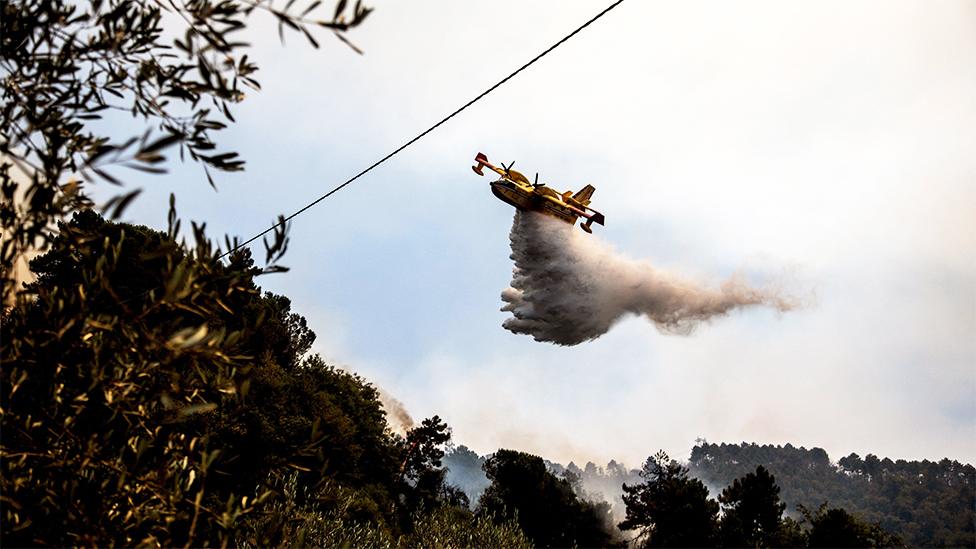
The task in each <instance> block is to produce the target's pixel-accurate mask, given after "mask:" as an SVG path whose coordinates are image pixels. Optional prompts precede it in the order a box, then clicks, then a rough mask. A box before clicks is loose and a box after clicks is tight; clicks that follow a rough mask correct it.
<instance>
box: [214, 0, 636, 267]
mask: <svg viewBox="0 0 976 549" xmlns="http://www.w3.org/2000/svg"><path fill="white" fill-rule="evenodd" d="M623 1H624V0H617V1H616V2H614V3H613V4H610V6H608V7H607V8H606V9H604V10H603V11H601V12H600V13H598V14H596V15H595V16H593V17H592V18H591V19H590V20H589V21H587V22H586V23H583V24H582V25H580V26H579V27H577V28H576V30H574V31H573V32H571V33H569V34H567V35H566V36H564V37H563V38H561V39H560V40H559V41H558V42H556V43H555V44H553V45H551V46H549V47H548V48H547V49H546V50H545V51H543V52H542V53H540V54H539V55H536V56H535V57H533V58H532V60H531V61H529V62H528V63H526V64H524V65H522V66H521V67H519V68H518V69H516V70H515V71H514V72H513V73H511V74H509V75H508V76H506V77H505V78H502V79H501V80H499V81H498V82H497V83H496V84H495V85H494V86H492V87H490V88H488V89H486V90H485V91H483V92H481V93H480V94H478V96H477V97H475V98H474V99H472V100H470V101H468V102H467V103H465V104H464V105H461V107H460V108H458V109H457V110H455V111H454V112H452V113H451V114H449V115H447V116H445V117H444V118H442V119H441V120H440V122H438V123H436V124H434V125H433V126H431V127H429V128H427V129H426V130H424V131H423V132H422V133H420V134H418V135H417V136H416V137H414V138H413V139H411V140H409V141H407V142H406V143H404V144H403V145H400V146H399V147H398V148H397V149H395V150H394V151H393V152H391V153H389V154H387V155H386V156H384V157H383V158H380V159H379V160H377V161H376V162H374V163H373V164H371V165H370V166H369V167H367V168H366V169H364V170H363V171H361V172H359V173H357V174H356V175H354V176H352V177H350V178H349V179H347V180H346V181H345V182H344V183H342V184H341V185H339V186H337V187H335V188H334V189H332V190H331V191H329V192H327V193H325V194H323V195H322V196H320V197H318V198H316V199H315V200H313V201H312V202H309V203H308V204H306V205H305V206H304V207H302V209H300V210H298V211H296V212H295V213H293V214H291V215H289V216H288V217H285V218H284V219H282V220H281V221H279V222H277V223H275V224H274V225H272V226H270V227H268V228H267V229H265V230H264V231H262V232H260V233H258V234H256V235H254V236H252V237H251V238H249V239H247V240H246V241H244V242H243V243H241V244H238V245H236V246H234V247H233V248H232V249H230V250H227V251H226V252H224V253H223V254H221V255H220V256H218V259H220V258H222V257H224V256H226V255H228V254H231V253H233V252H235V251H237V250H239V249H240V248H243V247H244V246H247V245H248V244H250V243H251V242H254V241H255V240H257V239H259V238H261V237H262V236H264V235H266V234H268V233H270V232H271V231H273V230H275V229H277V228H279V227H281V226H282V225H284V224H286V223H288V222H289V221H291V220H292V219H294V218H295V217H298V216H299V215H301V214H303V213H305V212H306V211H307V210H308V209H309V208H311V207H312V206H315V205H316V204H318V203H319V202H322V201H323V200H325V199H326V198H329V197H330V196H332V195H333V194H335V193H337V192H339V191H340V190H342V189H343V188H345V187H346V186H347V185H349V184H351V183H352V182H354V181H356V180H357V179H359V178H360V177H362V176H364V175H366V174H367V173H369V172H370V171H371V170H372V169H373V168H376V167H377V166H379V165H380V164H382V163H384V162H386V161H387V160H389V159H391V158H393V157H394V156H396V155H397V154H398V153H400V152H401V151H402V150H404V149H406V148H407V147H409V146H410V145H413V144H414V143H416V142H417V141H420V140H421V139H422V138H423V137H424V136H426V135H427V134H429V133H430V132H432V131H434V130H436V129H437V128H439V127H440V126H441V125H443V124H444V123H445V122H447V121H448V120H450V119H452V118H454V117H455V116H457V115H458V114H460V113H461V112H462V111H464V109H467V108H468V107H470V106H471V105H474V104H475V103H477V102H478V101H479V100H480V99H481V98H483V97H485V96H486V95H488V94H489V93H491V92H493V91H495V90H496V89H498V88H499V87H501V85H502V84H504V83H505V82H508V81H509V80H511V79H512V78H515V76H516V75H518V74H519V73H520V72H522V71H524V70H525V69H527V68H529V67H531V66H532V65H533V64H534V63H535V62H536V61H538V60H540V59H542V58H543V57H545V56H546V55H547V54H548V53H549V52H551V51H552V50H554V49H556V48H558V47H559V46H561V45H562V44H563V43H564V42H566V41H567V40H569V39H570V38H572V37H574V36H576V35H577V34H578V33H579V32H580V31H582V30H583V29H585V28H586V27H588V26H590V25H591V24H592V23H593V22H595V21H596V20H597V19H599V18H601V17H603V16H604V15H606V14H607V13H608V12H609V11H610V10H612V9H613V8H615V7H617V6H619V5H620V4H621V3H622V2H623Z"/></svg>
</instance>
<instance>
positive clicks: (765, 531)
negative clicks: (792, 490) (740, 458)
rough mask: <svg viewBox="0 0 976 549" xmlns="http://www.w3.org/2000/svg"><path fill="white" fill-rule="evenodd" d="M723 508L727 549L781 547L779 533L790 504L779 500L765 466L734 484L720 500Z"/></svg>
mask: <svg viewBox="0 0 976 549" xmlns="http://www.w3.org/2000/svg"><path fill="white" fill-rule="evenodd" d="M718 501H719V503H721V505H722V523H721V527H720V528H719V534H720V537H721V539H722V545H724V546H725V547H746V546H748V547H771V546H774V545H780V543H779V539H778V533H779V530H780V523H781V520H782V516H783V511H784V510H785V509H786V504H785V503H781V502H780V499H779V486H776V479H775V478H774V477H773V476H772V475H770V474H769V471H767V470H766V468H765V467H763V466H762V465H760V466H758V467H756V472H755V473H749V474H747V475H746V476H744V477H742V478H741V479H735V480H734V481H732V484H731V485H729V486H728V487H727V488H725V490H722V494H721V495H720V496H719V497H718Z"/></svg>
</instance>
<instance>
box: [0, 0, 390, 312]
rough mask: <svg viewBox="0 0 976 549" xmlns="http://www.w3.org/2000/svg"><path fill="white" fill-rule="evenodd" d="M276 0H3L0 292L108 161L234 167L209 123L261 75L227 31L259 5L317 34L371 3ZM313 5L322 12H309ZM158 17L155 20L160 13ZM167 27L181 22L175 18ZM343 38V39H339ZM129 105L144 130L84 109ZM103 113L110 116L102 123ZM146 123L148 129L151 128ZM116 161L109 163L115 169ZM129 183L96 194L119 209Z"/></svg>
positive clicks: (347, 22)
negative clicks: (169, 153)
mask: <svg viewBox="0 0 976 549" xmlns="http://www.w3.org/2000/svg"><path fill="white" fill-rule="evenodd" d="M320 5H321V2H320V1H319V0H311V1H308V2H304V1H303V2H300V3H296V2H295V1H289V2H287V4H286V5H285V6H284V7H283V8H282V7H277V6H275V5H274V4H272V3H270V2H264V1H259V0H235V1H223V0H172V1H165V2H141V1H137V0H90V1H88V2H74V1H70V0H48V1H40V2H38V1H30V0H7V1H5V2H3V4H2V6H0V10H2V11H0V97H2V99H3V101H2V106H0V194H2V197H3V200H0V229H2V231H3V234H4V239H3V243H2V245H0V267H2V269H0V273H2V283H3V286H2V290H3V299H4V303H10V302H11V298H12V296H13V294H14V293H15V292H16V290H17V288H15V287H14V284H15V280H14V275H13V269H12V267H13V265H14V262H15V261H16V260H17V259H18V258H19V257H22V256H24V255H29V254H30V253H31V252H33V251H35V250H38V249H40V250H43V249H45V246H46V245H47V243H48V242H49V241H50V240H51V239H52V238H53V235H54V232H55V231H54V224H55V223H56V222H57V221H59V220H63V219H65V218H67V217H68V216H70V214H71V213H73V212H76V211H80V210H83V209H85V208H87V207H89V206H90V205H91V201H90V200H89V199H88V198H87V196H86V194H85V191H84V186H85V185H86V184H88V183H94V182H96V181H106V182H108V183H110V184H114V185H121V184H122V183H123V180H124V179H125V177H124V176H123V175H122V174H120V173H119V172H118V171H116V170H114V169H112V168H113V167H118V166H123V167H126V168H131V169H136V170H141V171H144V172H149V173H161V172H163V171H165V170H164V168H163V166H164V165H165V160H166V158H165V156H164V152H165V151H166V150H167V149H169V148H171V147H173V146H176V145H178V146H179V151H180V158H181V159H183V158H186V157H189V158H190V159H191V160H192V161H194V162H197V163H199V164H201V165H202V166H203V168H204V171H205V174H206V177H207V180H208V181H209V182H210V184H211V185H213V184H214V183H213V179H212V178H211V173H210V171H211V170H220V171H239V170H242V169H243V167H244V162H243V160H241V159H240V158H238V155H237V153H235V152H233V151H222V150H220V149H219V148H218V145H217V143H216V142H215V140H214V138H215V134H216V133H217V132H219V131H220V130H222V129H223V128H225V127H226V126H227V124H228V123H232V122H234V118H233V115H232V114H231V107H232V106H233V105H234V104H236V103H238V102H240V101H242V100H243V99H244V97H245V94H244V90H245V89H254V90H257V89H259V87H260V86H259V84H258V82H257V80H255V73H256V71H257V69H258V67H257V66H256V65H255V64H254V63H253V62H251V61H249V60H248V57H247V54H246V51H247V49H248V47H249V45H248V44H247V43H245V42H242V41H240V40H237V39H236V38H235V37H236V34H235V33H237V32H239V31H240V30H241V29H243V28H245V27H246V25H247V24H248V22H249V20H250V17H251V16H252V13H263V14H265V15H267V16H269V17H273V18H274V19H275V20H277V21H278V23H279V31H281V33H282V39H284V34H283V31H284V30H285V29H290V30H291V31H294V32H298V33H300V34H302V35H304V36H305V37H306V38H307V39H308V40H309V41H310V42H311V43H312V45H314V46H316V47H317V45H318V44H317V42H316V40H315V38H314V37H313V35H312V33H311V32H310V29H311V28H313V27H322V28H325V29H327V30H328V31H330V32H333V33H334V34H335V36H337V37H338V38H339V39H340V40H342V41H343V42H345V43H347V44H349V42H348V41H347V39H346V38H345V37H344V33H345V32H346V31H347V30H348V29H350V28H352V27H354V26H356V25H359V24H360V23H362V22H363V20H364V19H365V18H366V17H367V16H368V15H369V13H370V11H371V10H370V8H366V7H364V6H362V4H361V3H359V2H357V3H356V4H355V5H350V4H349V3H348V2H346V0H338V2H337V3H336V6H335V10H329V9H328V8H325V7H323V8H319V6H320ZM319 12H326V13H324V14H323V15H324V17H322V16H318V17H317V16H316V14H318V13H319ZM164 19H165V20H166V23H167V26H168V28H167V29H166V32H165V33H164V29H163V21H164ZM174 27H178V30H177V28H174ZM350 46H351V44H350ZM105 116H108V117H116V118H135V119H137V120H139V121H141V122H142V123H143V124H144V126H145V132H144V133H142V132H140V133H141V135H136V136H132V137H129V138H128V139H122V140H114V139H113V136H111V135H106V134H105V133H104V132H103V131H100V130H99V128H104V127H107V126H108V125H104V124H102V125H96V124H93V121H96V120H98V119H101V118H102V117H105ZM108 127H111V126H108ZM153 132H155V136H153ZM112 172H114V173H112ZM138 193H139V191H138V189H137V190H134V191H130V192H126V193H124V194H120V195H119V196H117V197H115V198H114V199H112V200H110V201H109V202H108V203H107V204H105V211H109V210H111V211H112V217H113V218H117V217H118V216H119V215H121V213H122V211H123V210H124V209H125V207H126V206H127V205H128V204H129V203H131V201H132V200H133V199H134V198H135V197H136V196H137V195H138Z"/></svg>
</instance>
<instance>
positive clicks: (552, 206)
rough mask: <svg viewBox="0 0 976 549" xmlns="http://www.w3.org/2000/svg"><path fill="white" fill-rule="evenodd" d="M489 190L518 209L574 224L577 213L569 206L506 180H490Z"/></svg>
mask: <svg viewBox="0 0 976 549" xmlns="http://www.w3.org/2000/svg"><path fill="white" fill-rule="evenodd" d="M491 192H492V194H494V195H495V196H497V197H498V199H499V200H501V201H502V202H505V203H508V204H511V205H512V206H515V207H516V208H518V209H520V210H527V211H532V212H540V213H544V214H546V215H551V216H553V217H555V218H558V219H561V220H563V221H565V222H566V223H569V224H570V225H575V224H576V217H577V214H576V213H574V212H573V211H572V210H570V209H569V208H566V207H564V206H560V205H559V204H556V203H555V202H553V201H551V200H547V199H545V198H543V197H541V196H539V195H538V194H535V193H532V192H529V191H526V190H524V189H522V188H520V187H519V186H517V185H515V184H513V183H510V182H508V181H505V180H499V181H494V182H492V183H491Z"/></svg>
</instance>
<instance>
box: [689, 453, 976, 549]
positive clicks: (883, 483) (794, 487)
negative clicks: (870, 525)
mask: <svg viewBox="0 0 976 549" xmlns="http://www.w3.org/2000/svg"><path fill="white" fill-rule="evenodd" d="M757 465H763V466H764V467H766V468H767V469H769V471H770V472H771V473H772V474H774V475H775V476H776V481H777V483H778V484H779V486H780V488H781V489H782V497H783V501H785V502H786V504H787V507H788V509H790V510H793V509H796V506H797V505H803V506H805V507H807V508H813V507H816V506H817V505H820V504H821V503H823V502H825V501H828V502H830V504H831V505H837V506H839V507H843V508H845V509H848V510H850V511H852V512H855V513H857V514H858V515H860V516H861V517H863V518H864V519H865V520H868V521H870V522H877V523H880V524H881V525H882V526H883V527H884V528H885V529H886V530H888V531H890V532H892V533H894V534H897V535H898V536H899V537H901V538H902V539H903V540H904V541H905V542H906V543H908V544H910V545H926V546H933V545H935V546H949V547H951V546H970V545H973V543H974V540H976V532H974V525H976V468H974V467H973V466H972V465H968V464H962V463H959V462H958V461H953V460H949V459H943V460H941V461H938V462H934V461H928V460H924V461H905V460H903V459H899V460H895V461H892V460H891V459H889V458H883V459H880V458H878V457H877V456H875V455H873V454H868V455H867V456H865V457H864V458H861V457H859V456H858V455H857V454H851V455H849V456H846V457H843V458H841V459H840V460H839V461H838V462H837V463H836V464H834V463H831V461H830V458H829V457H828V456H827V453H826V452H824V451H823V450H822V449H820V448H811V449H809V450H807V449H805V448H803V447H800V448H796V447H794V446H792V445H790V444H787V445H785V446H771V445H763V446H759V445H756V444H746V443H742V444H738V445H737V444H709V443H702V444H700V445H698V446H696V447H695V448H694V449H693V450H692V452H691V459H690V461H689V467H690V469H691V474H692V475H694V476H696V477H698V478H700V479H702V480H703V481H704V482H705V483H706V484H708V485H709V486H724V485H726V484H728V483H729V482H731V481H732V479H735V478H738V477H740V476H741V475H743V474H745V473H746V472H748V471H750V470H753V469H755V467H756V466H757Z"/></svg>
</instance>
